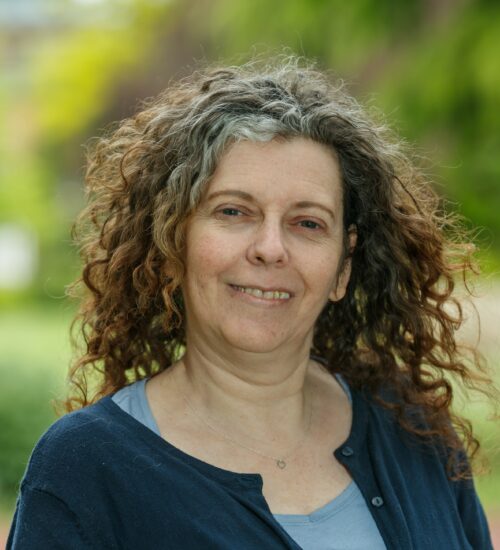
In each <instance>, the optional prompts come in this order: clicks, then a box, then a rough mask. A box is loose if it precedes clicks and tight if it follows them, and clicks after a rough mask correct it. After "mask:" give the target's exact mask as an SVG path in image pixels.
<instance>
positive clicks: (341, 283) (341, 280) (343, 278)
mask: <svg viewBox="0 0 500 550" xmlns="http://www.w3.org/2000/svg"><path fill="white" fill-rule="evenodd" d="M347 238H348V249H349V254H348V257H347V258H346V259H345V260H344V265H343V266H342V267H341V271H340V273H339V274H338V276H337V281H336V284H335V287H334V288H333V289H332V290H331V292H330V294H329V295H328V298H329V299H330V300H331V301H332V302H338V301H339V300H342V298H343V297H344V296H345V293H346V291H347V285H348V284H349V279H350V278H351V268H352V258H351V255H352V252H353V250H354V248H355V247H356V241H357V240H358V233H357V231H356V226H355V225H350V226H349V229H348V237H347Z"/></svg>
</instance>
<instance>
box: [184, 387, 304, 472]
mask: <svg viewBox="0 0 500 550" xmlns="http://www.w3.org/2000/svg"><path fill="white" fill-rule="evenodd" d="M175 383H176V385H177V389H178V390H179V393H180V394H181V395H182V397H183V399H184V401H185V402H186V404H187V406H188V407H189V408H190V409H191V411H192V412H193V414H194V415H195V416H196V417H197V418H198V419H199V420H201V421H202V422H203V423H204V424H206V425H207V426H208V427H209V428H210V429H211V430H212V431H214V432H215V433H218V434H219V435H222V437H224V438H225V439H227V440H228V441H231V442H232V443H235V444H236V445H239V446H240V447H243V448H244V449H247V450H248V451H252V452H253V453H255V454H258V455H260V456H263V457H264V458H272V459H273V460H274V461H275V463H276V466H277V467H278V468H280V469H281V470H283V468H286V461H287V460H288V459H289V458H290V457H291V456H293V454H294V453H295V451H296V450H297V449H298V448H299V447H300V445H302V443H303V442H304V440H305V439H306V437H307V435H308V433H309V429H310V428H311V418H312V410H313V404H312V399H310V398H309V399H307V401H309V419H308V422H307V428H306V431H305V432H304V435H303V436H302V438H301V439H300V441H299V443H298V444H297V445H296V446H295V447H294V448H293V450H292V451H291V452H290V453H288V454H287V455H285V456H283V457H281V458H277V457H275V456H270V455H267V454H264V453H261V452H260V451H256V450H255V449H252V448H251V447H248V446H247V445H243V443H240V442H239V441H236V440H235V439H233V438H232V437H231V436H229V435H227V434H226V433H224V432H223V431H222V430H220V429H218V428H215V427H214V426H212V425H211V424H210V423H209V422H207V421H206V420H205V419H204V418H203V416H201V415H200V414H199V413H198V412H197V411H196V410H195V409H194V407H193V406H192V405H191V403H190V402H189V399H188V398H187V396H186V394H185V393H184V392H183V391H182V390H181V388H180V386H179V383H178V381H177V380H175Z"/></svg>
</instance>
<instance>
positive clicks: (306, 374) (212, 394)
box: [176, 339, 314, 447]
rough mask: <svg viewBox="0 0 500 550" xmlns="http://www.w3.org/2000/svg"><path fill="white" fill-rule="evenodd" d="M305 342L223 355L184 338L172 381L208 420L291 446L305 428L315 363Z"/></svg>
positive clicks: (243, 436) (244, 437)
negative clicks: (264, 351) (282, 348)
mask: <svg viewBox="0 0 500 550" xmlns="http://www.w3.org/2000/svg"><path fill="white" fill-rule="evenodd" d="M309 349H310V344H309V342H307V345H304V346H302V348H301V349H293V350H288V351H287V352H283V351H280V352H275V353H271V354H257V353H248V352H243V353H237V352H235V351H234V350H232V352H231V355H223V354H221V353H220V352H218V351H217V352H216V351H214V350H212V349H210V348H209V347H207V346H204V345H202V344H201V343H200V342H192V341H189V339H188V345H187V350H188V351H187V352H186V354H185V355H184V357H183V358H182V359H181V360H180V361H179V364H178V368H177V370H178V372H177V379H176V382H177V385H178V386H179V388H180V390H181V391H182V392H183V393H184V394H185V395H186V397H187V399H188V400H189V402H190V404H191V405H192V406H193V408H194V409H195V410H196V411H197V412H198V413H199V414H200V415H201V416H203V417H204V418H206V419H207V421H209V422H210V423H213V424H215V426H216V427H217V428H219V429H220V430H222V431H223V432H225V433H226V434H228V435H231V436H233V437H235V438H240V440H241V441H247V442H248V441H251V440H254V441H258V442H268V443H269V445H270V447H279V446H284V447H286V446H290V445H293V444H294V443H295V442H296V441H297V439H299V438H300V437H301V436H302V435H303V434H304V432H305V430H306V428H307V422H308V420H309V418H308V414H309V407H310V405H311V404H310V403H309V402H308V401H307V400H308V399H309V400H310V399H311V398H312V399H314V396H313V395H312V394H313V392H312V385H313V373H312V370H314V363H313V362H312V361H311V360H310V359H309Z"/></svg>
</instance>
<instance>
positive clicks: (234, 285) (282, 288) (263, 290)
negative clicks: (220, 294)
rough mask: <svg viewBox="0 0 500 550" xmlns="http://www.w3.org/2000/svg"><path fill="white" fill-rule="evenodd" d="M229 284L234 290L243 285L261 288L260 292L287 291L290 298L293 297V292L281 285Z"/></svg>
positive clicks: (244, 286)
mask: <svg viewBox="0 0 500 550" xmlns="http://www.w3.org/2000/svg"><path fill="white" fill-rule="evenodd" d="M229 286H230V287H232V288H233V289H235V290H236V287H243V288H255V289H256V290H261V291H262V292H276V291H277V292H287V293H288V294H289V295H290V298H293V295H294V294H293V292H292V291H291V290H290V289H288V288H284V287H282V286H270V287H265V286H259V285H247V284H233V283H229Z"/></svg>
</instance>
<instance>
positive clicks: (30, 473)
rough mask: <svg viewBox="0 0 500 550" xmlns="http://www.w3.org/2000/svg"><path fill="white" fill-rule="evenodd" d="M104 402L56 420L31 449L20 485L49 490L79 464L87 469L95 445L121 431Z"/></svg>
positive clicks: (116, 436) (107, 441) (114, 436)
mask: <svg viewBox="0 0 500 550" xmlns="http://www.w3.org/2000/svg"><path fill="white" fill-rule="evenodd" d="M107 401H109V400H108V399H107V398H104V399H102V400H100V401H98V402H97V403H95V404H93V405H90V406H88V407H85V408H83V409H80V410H78V411H74V412H71V413H68V414H66V415H64V416H62V417H61V418H59V419H58V420H56V421H55V422H54V423H53V424H52V425H51V426H50V427H49V428H48V429H47V430H46V431H45V432H44V433H43V435H42V436H41V437H40V439H39V440H38V442H37V443H36V445H35V447H34V448H33V451H32V452H31V456H30V459H29V462H28V466H27V468H26V472H25V474H24V477H23V480H22V482H21V484H25V483H26V484H29V485H31V486H34V487H38V488H40V489H50V488H51V486H52V485H53V484H54V482H55V481H57V480H59V481H61V480H64V479H66V478H69V477H70V476H71V475H72V472H75V471H77V470H78V468H79V467H81V466H82V465H85V467H86V468H89V467H90V466H91V465H92V463H93V462H95V460H96V458H95V457H96V456H97V453H96V452H95V451H96V447H102V446H103V445H106V444H107V445H108V446H109V444H110V443H112V442H113V441H116V440H117V439H118V438H120V437H121V436H122V432H123V430H124V427H123V426H120V423H119V422H117V420H116V417H115V415H114V414H113V413H112V412H111V411H112V408H111V409H110V407H109V403H106V402H107Z"/></svg>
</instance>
